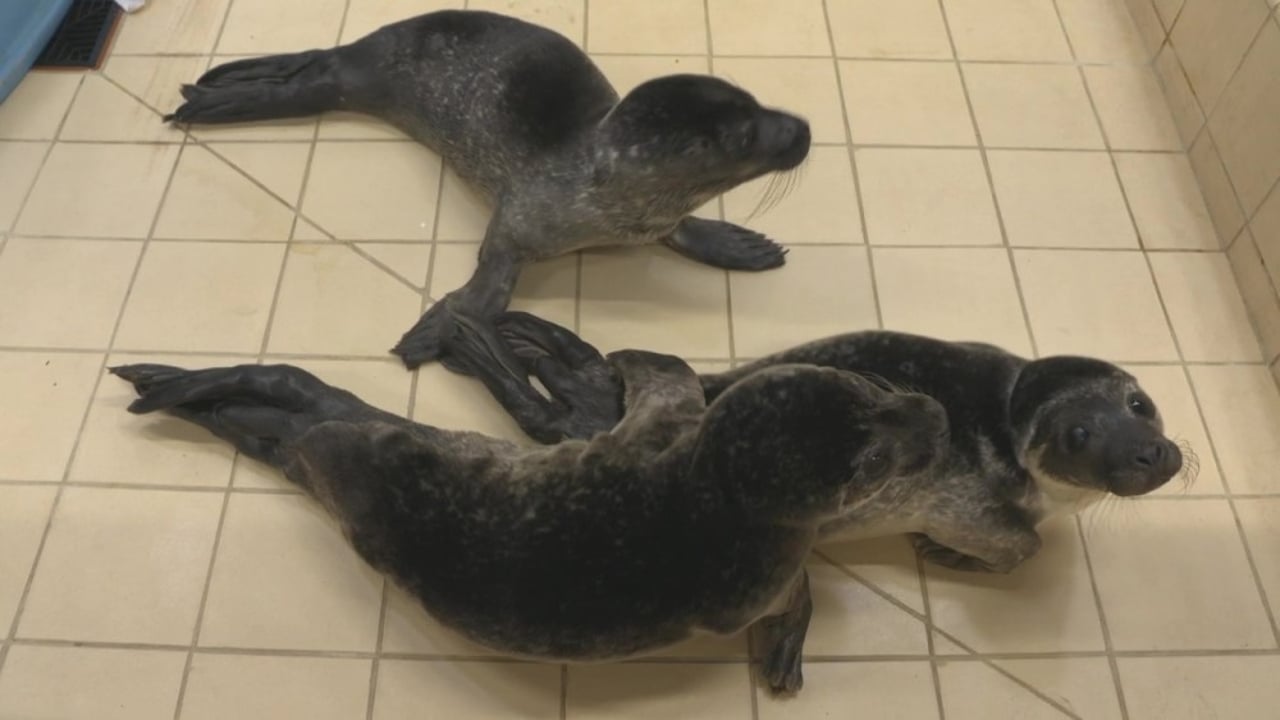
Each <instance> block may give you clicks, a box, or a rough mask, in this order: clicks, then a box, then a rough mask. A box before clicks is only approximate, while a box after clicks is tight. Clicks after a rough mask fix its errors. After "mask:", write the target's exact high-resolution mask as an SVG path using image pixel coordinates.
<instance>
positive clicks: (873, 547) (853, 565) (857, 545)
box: [817, 535, 924, 614]
mask: <svg viewBox="0 0 1280 720" xmlns="http://www.w3.org/2000/svg"><path fill="white" fill-rule="evenodd" d="M817 552H818V553H819V554H820V555H821V556H822V557H823V558H825V559H827V560H829V561H830V562H834V563H837V564H839V565H840V566H842V567H843V568H844V569H845V571H846V572H848V573H852V574H853V575H856V576H857V577H858V578H860V579H861V580H862V581H864V582H866V583H869V584H870V585H872V586H874V587H875V588H876V589H877V590H879V591H881V592H883V593H887V594H888V595H890V596H891V597H892V598H893V599H894V600H895V601H897V602H898V603H901V604H902V605H905V606H907V607H909V608H912V609H913V610H915V611H916V612H918V613H921V614H923V613H924V597H923V595H922V591H921V589H920V573H918V572H916V553H915V550H913V549H912V548H911V545H910V543H908V542H907V538H906V536H905V535H890V536H887V537H880V538H874V539H868V540H859V541H855V542H839V543H826V544H823V545H820V546H819V547H818V550H817Z"/></svg>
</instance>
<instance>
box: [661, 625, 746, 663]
mask: <svg viewBox="0 0 1280 720" xmlns="http://www.w3.org/2000/svg"><path fill="white" fill-rule="evenodd" d="M749 634H750V633H749V632H748V631H743V632H740V633H738V634H736V635H730V636H727V637H725V636H720V635H695V636H694V637H693V638H692V639H690V640H686V641H684V642H682V643H680V644H678V645H673V646H672V647H669V648H666V649H664V650H659V651H658V652H656V653H655V654H654V655H652V656H651V657H652V658H653V659H677V660H691V659H711V660H720V661H725V662H730V661H735V660H741V661H743V662H746V659H747V651H748V648H747V636H748V635H749Z"/></svg>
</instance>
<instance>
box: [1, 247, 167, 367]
mask: <svg viewBox="0 0 1280 720" xmlns="http://www.w3.org/2000/svg"><path fill="white" fill-rule="evenodd" d="M141 251H142V244H141V243H137V242H103V241H92V240H85V241H80V240H51V239H38V240H35V239H31V240H29V239H24V238H13V239H11V240H9V243H8V245H6V246H5V251H4V253H3V254H0V307H3V308H5V310H4V311H3V312H0V344H3V345H23V346H28V347H79V348H101V347H106V345H107V343H108V342H109V341H110V340H111V331H112V329H113V328H114V327H115V322H116V318H117V317H118V316H119V315H120V306H121V305H122V304H123V303H124V296H125V292H126V291H127V290H128V288H129V280H130V279H131V278H132V277H133V269H134V266H135V265H137V262H138V254H139V253H140V252H141Z"/></svg>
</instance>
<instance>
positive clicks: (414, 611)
mask: <svg viewBox="0 0 1280 720" xmlns="http://www.w3.org/2000/svg"><path fill="white" fill-rule="evenodd" d="M382 651H383V652H384V653H397V654H409V655H427V656H439V657H451V658H459V657H466V658H493V657H498V656H499V655H498V653H495V652H493V651H492V650H489V649H488V648H485V647H482V646H480V645H477V644H475V643H473V642H471V641H470V640H467V639H466V638H464V637H462V636H461V635H459V634H458V633H456V632H454V631H452V630H450V629H448V628H446V627H444V626H443V625H441V624H440V623H439V622H437V621H436V619H435V618H433V617H431V616H430V615H428V614H427V612H426V610H423V609H422V605H421V604H419V603H418V601H417V600H416V599H414V598H413V597H412V596H410V595H409V594H408V593H407V592H405V591H404V590H401V589H400V588H399V587H396V586H395V585H388V587H387V617H386V621H385V622H384V623H383V626H382Z"/></svg>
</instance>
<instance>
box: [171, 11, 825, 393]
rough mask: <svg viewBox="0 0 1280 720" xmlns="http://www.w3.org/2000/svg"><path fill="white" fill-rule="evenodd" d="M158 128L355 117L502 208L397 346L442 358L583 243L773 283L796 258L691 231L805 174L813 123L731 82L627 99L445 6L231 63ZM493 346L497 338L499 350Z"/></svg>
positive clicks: (498, 23) (760, 242) (639, 91)
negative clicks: (665, 256)
mask: <svg viewBox="0 0 1280 720" xmlns="http://www.w3.org/2000/svg"><path fill="white" fill-rule="evenodd" d="M182 94H183V97H184V98H185V100H186V102H185V103H183V104H182V105H181V106H180V107H178V108H177V109H176V110H174V111H173V113H171V114H170V115H168V116H166V117H165V119H166V120H168V121H171V122H175V123H184V124H189V123H231V122H247V121H254V120H266V119H274V118H289V117H304V116H309V115H313V114H316V113H320V112H324V111H329V110H346V111H352V112H357V113H363V114H366V115H371V116H374V117H377V118H380V119H382V120H384V121H386V122H388V123H390V124H392V125H394V126H396V127H398V128H399V129H401V130H402V131H404V132H405V133H406V134H407V135H408V136H409V137H411V138H413V139H415V140H417V141H419V142H421V143H423V144H425V145H426V146H428V147H430V148H432V149H434V150H435V151H436V152H438V153H439V154H440V155H442V156H443V157H444V159H445V161H446V162H447V163H448V164H449V165H450V166H451V167H452V168H453V169H454V170H455V171H456V172H457V173H458V175H459V176H460V177H462V178H463V179H464V180H466V181H468V182H469V183H470V184H471V185H473V186H474V187H476V188H477V189H478V190H480V192H481V193H482V194H483V195H484V196H485V197H486V198H487V199H488V200H489V201H490V202H491V203H492V204H493V205H494V206H495V210H494V214H493V217H492V218H491V220H490V223H489V226H488V229H487V231H486V233H485V237H484V241H483V244H482V245H481V248H480V254H479V264H478V267H477V269H476V271H475V273H474V274H473V276H472V277H471V279H470V280H468V281H467V283H466V284H465V285H464V286H463V287H462V288H460V289H458V290H455V291H453V292H450V293H449V294H448V295H446V296H445V297H444V298H442V299H440V300H439V302H437V303H436V304H435V305H433V306H432V307H431V308H430V309H429V310H428V311H427V313H426V314H425V315H423V317H422V318H421V319H420V320H419V321H418V323H417V324H416V325H415V326H414V327H413V328H412V329H410V330H409V331H408V332H407V333H406V334H405V335H404V337H403V338H401V340H400V342H399V344H398V345H396V347H395V348H394V350H393V352H395V353H396V354H397V355H399V356H400V358H401V359H402V360H403V361H404V363H405V365H406V366H407V367H410V368H413V367H417V366H418V365H420V364H422V363H424V362H428V361H432V360H436V359H441V360H443V361H444V362H446V364H449V365H450V366H451V367H453V369H455V370H459V371H461V366H459V365H457V364H455V363H450V361H449V356H450V352H449V346H450V345H451V344H455V343H458V342H463V341H465V339H466V338H471V337H473V335H472V334H465V335H462V334H460V333H458V332H457V327H456V325H457V321H458V320H459V319H460V318H466V319H470V320H471V321H472V322H473V326H474V327H475V328H478V329H481V330H484V329H486V327H487V326H486V325H485V324H484V322H483V321H485V320H487V319H491V318H492V317H493V316H495V315H496V314H498V313H500V312H501V311H502V310H504V309H505V308H506V307H507V305H508V304H509V303H510V301H511V296H512V292H513V291H514V289H515V285H516V281H517V279H518V277H519V274H520V270H521V268H522V267H523V266H524V265H526V264H528V263H530V262H535V261H539V260H544V259H547V258H551V257H555V256H558V255H563V254H565V253H568V252H572V251H575V250H580V249H583V248H587V247H595V246H607V245H637V244H645V243H653V242H662V243H665V244H667V245H668V246H670V247H672V248H673V249H675V250H676V251H677V252H680V253H682V254H684V255H686V256H688V257H690V258H693V259H695V260H698V261H700V262H703V263H707V264H710V265H713V266H716V267H721V268H726V269H734V270H764V269H768V268H773V267H777V266H779V265H782V264H783V262H784V255H785V251H784V250H782V248H780V247H779V246H778V245H777V244H776V243H774V242H773V241H771V240H769V239H768V238H766V237H765V236H763V235H761V234H759V233H756V232H753V231H751V230H747V229H745V228H742V227H739V226H737V225H733V224H731V223H726V222H720V221H715V220H707V219H702V218H696V217H692V216H691V213H692V212H693V211H694V210H696V209H697V208H699V207H701V206H702V205H703V204H705V203H706V202H708V201H709V200H711V199H712V198H714V197H715V196H717V195H719V194H721V193H723V192H724V191H726V190H728V189H730V188H733V187H735V186H737V185H739V184H741V183H743V182H746V181H748V180H751V179H753V178H756V177H759V176H762V175H765V174H767V173H770V172H775V171H782V170H789V169H792V168H795V167H796V166H798V165H799V164H800V163H801V162H803V160H804V159H805V157H806V156H807V154H808V151H809V142H810V133H809V126H808V124H807V123H806V122H805V121H804V120H802V119H800V118H798V117H795V116H793V115H789V114H787V113H784V112H781V111H778V110H773V109H767V108H764V107H761V106H760V104H759V103H758V102H756V100H755V98H753V97H752V96H751V95H750V94H749V93H747V92H745V91H743V90H741V89H739V88H736V87H734V86H732V85H730V84H729V83H726V82H724V81H722V80H719V79H716V78H712V77H709V76H700V75H672V76H667V77H660V78H656V79H654V80H650V81H649V82H646V83H644V84H642V85H640V86H639V87H637V88H635V89H634V90H632V91H631V92H630V93H629V94H628V95H627V96H626V97H625V98H622V99H621V100H620V99H619V97H618V95H617V93H616V92H615V91H614V89H613V87H612V86H611V85H610V84H609V82H608V81H607V80H606V79H605V77H604V75H603V74H601V72H600V71H599V69H598V68H597V67H596V66H595V65H594V64H593V63H592V62H591V60H590V58H588V56H587V55H586V54H585V53H584V52H583V51H582V50H581V49H579V48H578V47H577V46H575V45H574V44H573V43H572V42H570V41H569V40H568V39H567V38H565V37H563V36H561V35H559V34H557V33H555V32H553V31H551V30H548V29H546V28H542V27H539V26H537V25H532V24H530V23H526V22H523V21H521V20H518V19H515V18H511V17H507V16H503V15H498V14H494V13H488V12H479V11H465V10H443V11H439V12H434V13H428V14H425V15H421V16H418V17H414V18H410V19H407V20H403V21H400V22H396V23H392V24H390V25H387V26H385V27H383V28H381V29H379V30H376V31H374V32H372V33H370V34H369V35H366V36H365V37H363V38H361V39H359V40H356V41H355V42H352V43H350V44H348V45H343V46H339V47H335V48H332V49H326V50H309V51H306V52H301V53H293V54H288V55H272V56H268V57H260V58H251V59H246V60H237V61H234V62H229V63H225V64H222V65H219V66H217V67H214V68H213V69H211V70H209V71H208V72H207V73H205V74H204V75H203V76H202V77H200V78H199V79H198V80H197V81H196V83H195V84H194V85H186V86H184V87H183V88H182ZM489 341H490V342H493V338H489Z"/></svg>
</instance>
